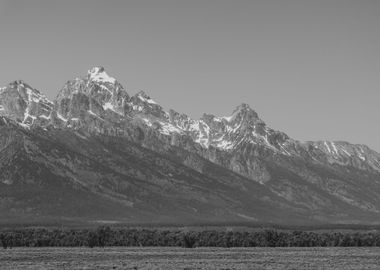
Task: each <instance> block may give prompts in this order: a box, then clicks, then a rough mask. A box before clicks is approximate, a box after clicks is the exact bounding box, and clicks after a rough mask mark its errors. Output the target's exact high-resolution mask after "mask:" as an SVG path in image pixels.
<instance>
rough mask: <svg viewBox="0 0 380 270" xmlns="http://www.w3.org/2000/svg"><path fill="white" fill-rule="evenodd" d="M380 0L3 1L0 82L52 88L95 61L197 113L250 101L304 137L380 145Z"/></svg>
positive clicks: (275, 123) (132, 88)
mask: <svg viewBox="0 0 380 270" xmlns="http://www.w3.org/2000/svg"><path fill="white" fill-rule="evenodd" d="M379 14H380V1H376V0H373V1H365V0H361V1H350V0H342V1H334V0H328V1H322V0H318V1H307V0H302V1H292V0H279V1H270V0H269V1H268V0H265V1H264V0H263V1H238V0H234V1H232V0H231V1H223V0H200V1H194V0H191V1H190V0H188V1H180V0H173V1H163V0H152V1H143V0H138V1H110V0H107V1H105V0H101V1H96V0H92V1H85V0H81V1H79V0H75V1H68V0H64V1H63V0H62V1H58V0H56V1H52V0H50V1H48V0H46V1H38V0H25V1H18V0H9V1H6V0H5V1H4V0H0V34H1V36H0V37H1V38H0V85H2V86H5V85H6V84H8V83H9V82H10V81H12V80H15V79H23V80H25V81H26V82H28V83H29V84H30V85H31V86H33V87H34V88H37V89H39V90H40V91H42V92H44V93H45V94H46V95H47V96H48V97H49V98H51V99H53V98H54V97H55V96H56V95H57V93H58V91H59V89H60V88H61V87H62V86H63V84H64V83H65V82H66V81H67V80H69V79H72V78H74V77H78V76H82V75H85V74H86V72H87V70H88V69H89V68H91V67H92V66H95V65H102V66H104V67H105V68H106V70H107V71H108V73H109V74H110V75H112V76H114V77H115V78H116V79H117V80H119V81H120V83H121V84H122V85H124V87H126V88H127V91H128V93H129V94H134V93H136V92H137V91H138V90H144V91H146V92H147V93H148V94H149V95H150V96H151V97H152V98H153V99H154V100H156V101H157V102H158V103H160V104H161V105H162V106H163V107H164V108H165V109H169V108H173V109H175V110H177V111H179V112H184V113H186V114H188V115H190V116H192V117H194V118H199V117H200V116H201V115H202V114H203V113H204V112H206V113H213V114H215V115H229V114H231V112H232V110H233V109H234V107H236V106H237V105H239V104H240V103H242V102H244V103H248V104H249V105H250V106H251V107H252V108H253V109H254V110H256V111H257V113H258V114H259V116H260V117H261V118H262V119H263V120H264V121H265V122H266V123H267V124H268V125H269V126H271V127H272V128H274V129H277V130H281V131H284V132H286V133H287V134H288V135H289V136H291V137H293V138H295V139H298V140H301V141H305V140H346V141H350V142H352V143H363V144H367V145H369V146H370V147H372V148H374V149H375V150H377V151H380V140H379V138H380V124H379V115H380V107H379V102H380V89H379V85H380V15H379Z"/></svg>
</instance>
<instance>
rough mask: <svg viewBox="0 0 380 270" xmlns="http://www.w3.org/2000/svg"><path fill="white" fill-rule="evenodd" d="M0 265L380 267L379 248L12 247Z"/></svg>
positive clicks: (2, 253)
mask: <svg viewBox="0 0 380 270" xmlns="http://www.w3.org/2000/svg"><path fill="white" fill-rule="evenodd" d="M0 269H2V270H8V269H9V270H15V269H39V270H40V269H123V270H125V269H173V270H174V269H176V270H177V269H187V270H190V269H223V270H227V269H229V270H232V269H281V270H282V269H297V270H298V269H345V270H349V269H352V270H358V269H380V248H379V247H369V248H368V247H363V248H356V247H349V248H341V247H332V248H195V249H184V248H172V247H141V248H133V247H132V248H130V247H128V248H127V247H120V248H118V247H111V248H109V247H108V248H93V249H91V248H13V249H7V250H0Z"/></svg>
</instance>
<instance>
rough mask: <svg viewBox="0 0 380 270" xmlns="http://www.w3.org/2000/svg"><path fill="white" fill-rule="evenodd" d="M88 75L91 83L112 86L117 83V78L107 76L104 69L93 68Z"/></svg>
mask: <svg viewBox="0 0 380 270" xmlns="http://www.w3.org/2000/svg"><path fill="white" fill-rule="evenodd" d="M87 73H88V75H89V79H90V80H91V81H95V82H100V83H111V84H114V83H115V82H116V80H115V78H113V77H111V76H109V75H108V74H107V72H106V71H105V70H104V67H100V66H98V67H93V68H92V69H90V70H89V71H88V72H87Z"/></svg>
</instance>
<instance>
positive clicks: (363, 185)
mask: <svg viewBox="0 0 380 270" xmlns="http://www.w3.org/2000/svg"><path fill="white" fill-rule="evenodd" d="M57 136H58V137H59V138H57ZM42 142H43V143H42ZM48 145H49V146H48ZM50 148H52V149H54V150H52V149H50ZM0 152H1V153H2V155H1V156H0V183H3V185H6V187H9V188H12V187H14V186H15V185H16V184H17V183H18V179H22V180H23V181H24V182H22V181H21V182H22V183H24V184H25V183H30V184H33V185H34V184H37V183H38V184H41V183H39V182H38V181H42V180H41V179H43V178H44V177H45V178H46V179H47V178H49V179H58V178H59V179H61V180H62V181H69V182H70V183H71V184H73V185H74V186H80V187H81V188H83V187H84V188H85V189H88V190H87V191H86V192H89V193H88V194H90V193H91V196H92V195H94V194H95V195H96V196H98V195H101V196H103V198H112V200H113V201H115V200H116V201H118V203H121V204H123V205H129V207H130V206H131V205H133V206H134V207H135V206H136V205H139V207H140V206H141V207H140V208H139V207H137V208H136V209H139V210H138V211H145V210H146V211H148V209H149V211H153V212H155V213H161V214H163V213H165V215H168V216H169V217H170V216H171V217H174V216H175V215H177V214H178V213H180V212H181V211H182V212H183V213H186V216H187V217H188V218H190V219H191V218H193V217H194V216H196V217H197V218H198V219H199V220H200V219H203V218H205V220H207V219H208V217H209V216H210V217H213V219H214V220H218V219H219V218H221V219H223V218H227V217H228V219H230V220H234V219H235V218H236V219H238V220H241V219H243V220H244V218H242V217H244V216H254V217H255V218H256V219H257V220H265V221H270V220H271V216H270V214H265V213H267V212H268V211H269V212H268V213H275V214H273V215H274V216H276V220H277V221H278V220H279V219H281V217H282V214H283V213H285V214H284V216H283V218H284V219H287V218H288V217H294V218H299V219H300V220H304V221H305V220H309V221H310V220H312V221H320V222H322V223H324V222H329V221H332V220H333V221H334V222H340V221H341V220H345V221H348V220H349V221H350V222H362V221H363V220H365V219H367V220H371V222H372V221H373V222H379V223H380V154H379V153H377V152H375V151H373V150H371V149H370V148H368V147H367V146H364V145H353V144H350V143H347V142H327V141H318V142H299V141H297V140H294V139H292V138H290V137H289V136H287V135H286V134H285V133H283V132H281V131H276V130H274V129H272V128H270V127H268V126H267V125H266V124H265V122H264V121H263V120H262V119H260V117H259V115H258V114H257V113H256V112H255V111H254V110H253V109H252V108H250V107H249V105H247V104H244V103H243V104H241V105H239V106H237V107H236V108H235V110H233V111H232V114H231V115H230V116H223V117H219V116H215V115H212V114H204V115H203V116H202V117H201V118H200V119H192V118H191V117H189V116H187V115H186V114H183V113H178V112H176V111H174V110H169V111H165V110H164V109H163V108H162V107H161V106H160V105H159V104H157V103H156V102H155V101H154V100H153V99H152V98H151V97H150V96H149V95H148V94H146V93H145V92H143V91H140V92H138V93H137V94H135V95H133V96H130V95H129V94H128V93H127V91H126V90H125V89H124V88H123V86H122V85H121V84H120V83H119V82H118V81H117V80H116V79H115V78H113V77H111V76H110V75H108V73H107V72H106V71H105V69H104V68H102V67H94V68H92V69H90V70H89V71H88V72H87V74H86V75H85V76H83V77H82V78H76V79H74V80H70V81H68V82H67V83H66V84H65V85H64V86H63V88H62V89H61V90H60V92H59V93H58V95H57V98H56V99H55V100H54V102H51V101H49V100H48V99H47V98H46V97H45V96H44V95H43V94H41V93H40V92H39V91H38V90H36V89H33V88H32V87H30V86H29V85H27V84H26V83H24V82H22V81H15V82H13V83H11V84H9V85H8V86H7V87H4V88H0ZM95 160H99V161H100V163H97V164H95V163H94V162H95ZM25 164H29V165H25ZM130 164H133V166H131V165H130ZM12 168H13V169H12ZM14 168H17V172H16V171H14ZM31 171H32V173H31ZM38 179H39V180H38ZM123 179H124V180H123ZM21 182H20V183H21ZM20 183H19V184H20ZM137 183H138V184H137ZM45 184H46V183H45ZM0 185H1V184H0ZM132 187H133V188H132ZM158 187H159V188H162V190H161V189H160V190H157V188H158ZM134 192H136V193H134ZM209 192H211V193H209ZM214 192H216V193H215V194H214ZM220 192H221V193H220ZM0 193H1V192H0ZM232 193H233V194H232ZM261 193H262V194H261ZM86 194H87V193H86ZM152 194H154V195H152ZM210 194H214V195H215V196H214V195H212V196H211V195H210ZM264 194H265V195H264ZM0 195H1V194H0ZM95 195H94V196H95ZM261 195H262V196H261ZM149 196H153V197H154V198H155V199H154V200H153V201H154V203H153V201H152V204H150V203H149V201H150V197H149ZM210 196H211V197H210ZM213 196H214V197H213ZM226 196H227V197H226ZM184 198H185V199H184ZM191 200H195V201H196V203H194V204H193V203H191V205H192V206H191V207H192V208H191V209H192V210H191V209H190V210H189V209H188V208H187V206H186V204H189V202H190V201H191ZM252 203H254V204H255V207H253V206H252V205H251V204H252ZM229 204H231V205H229ZM160 205H161V206H160ZM157 207H158V208H157ZM160 207H161V208H160ZM132 208H133V207H132ZM1 209H2V208H1V200H0V211H1ZM123 209H124V208H123ZM142 209H144V210H142ZM152 209H153V210H152ZM173 209H174V210H173ZM193 209H196V210H193ZM206 209H207V210H206ZM213 209H214V210H215V211H214V210H213ZM223 209H226V212H224V214H220V213H222V212H223V211H224V210H223ZM233 209H235V210H233ZM263 209H264V210H263ZM265 209H266V210H267V211H265ZM129 210H131V209H129ZM107 211H108V210H107ZM123 211H124V210H123ZM138 211H137V212H138ZM149 211H148V212H149ZM234 211H235V212H234ZM132 212H133V211H132ZM132 212H131V213H132ZM153 212H149V213H148V214H147V216H149V217H151V215H152V213H153ZM134 213H135V214H136V212H134ZM174 213H176V214H174ZM194 213H196V214H194ZM202 213H203V214H202ZM217 213H219V214H220V215H221V216H219V217H218V215H219V214H217ZM336 217H338V218H336ZM369 217H370V218H369ZM148 219H149V218H148ZM273 220H274V219H272V221H273Z"/></svg>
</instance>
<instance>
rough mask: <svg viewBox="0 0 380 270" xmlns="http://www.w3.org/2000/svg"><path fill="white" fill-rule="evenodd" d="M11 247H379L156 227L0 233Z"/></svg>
mask: <svg viewBox="0 0 380 270" xmlns="http://www.w3.org/2000/svg"><path fill="white" fill-rule="evenodd" d="M0 244H1V245H2V246H3V248H12V247H86V246H87V247H106V246H124V247H133V246H143V247H144V246H161V247H168V246H170V247H185V248H195V247H227V248H228V247H362V246H367V247H368V246H380V232H378V231H371V232H312V231H277V230H274V229H267V230H260V231H221V230H205V231H183V230H174V231H173V230H158V229H130V228H111V227H108V226H102V227H99V228H97V229H71V230H65V229H46V228H40V229H19V230H8V231H2V232H1V233H0Z"/></svg>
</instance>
